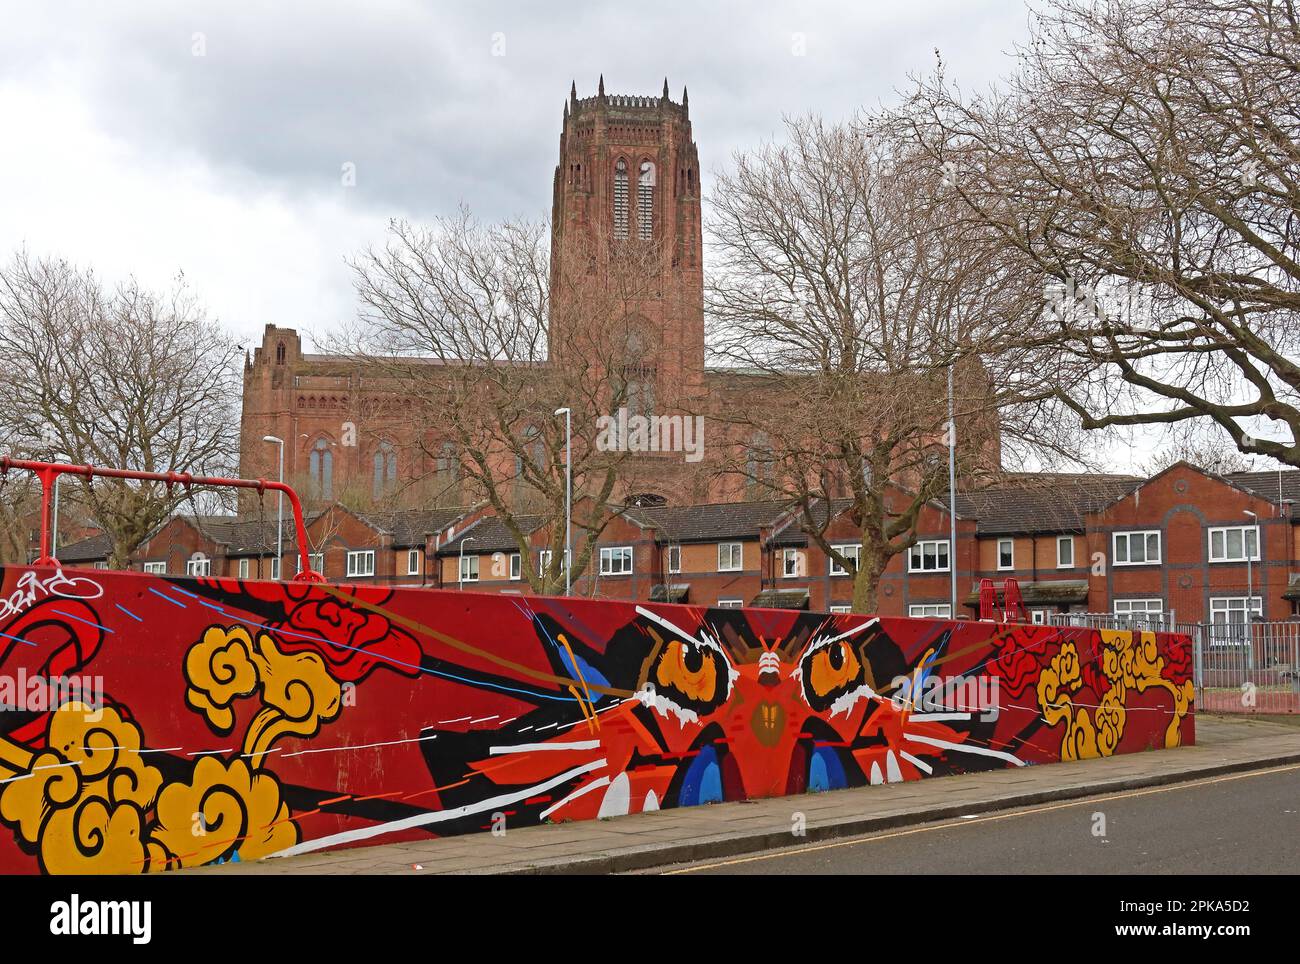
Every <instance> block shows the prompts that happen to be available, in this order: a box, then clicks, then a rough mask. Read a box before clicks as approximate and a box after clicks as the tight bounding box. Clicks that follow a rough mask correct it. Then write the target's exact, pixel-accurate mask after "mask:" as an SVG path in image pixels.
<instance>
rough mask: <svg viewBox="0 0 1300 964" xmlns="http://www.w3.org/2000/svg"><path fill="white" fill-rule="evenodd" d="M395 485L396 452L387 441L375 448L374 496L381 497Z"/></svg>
mask: <svg viewBox="0 0 1300 964" xmlns="http://www.w3.org/2000/svg"><path fill="white" fill-rule="evenodd" d="M396 485H397V453H396V452H395V451H394V450H393V447H392V446H391V445H389V444H388V443H387V442H380V443H379V447H378V448H376V449H375V498H376V499H381V498H383V497H384V496H385V495H386V494H388V493H389V492H391V491H392V490H393V487H394V486H396Z"/></svg>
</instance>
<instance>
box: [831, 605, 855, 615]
mask: <svg viewBox="0 0 1300 964" xmlns="http://www.w3.org/2000/svg"><path fill="white" fill-rule="evenodd" d="M851 612H853V607H852V606H832V607H831V615H832V616H838V615H842V614H844V613H851Z"/></svg>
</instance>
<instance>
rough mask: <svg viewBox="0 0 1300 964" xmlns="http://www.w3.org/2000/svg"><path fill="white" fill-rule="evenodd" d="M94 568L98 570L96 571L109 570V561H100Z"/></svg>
mask: <svg viewBox="0 0 1300 964" xmlns="http://www.w3.org/2000/svg"><path fill="white" fill-rule="evenodd" d="M94 568H96V569H107V568H108V560H107V559H100V560H99V561H98V562H96V563H95V565H94Z"/></svg>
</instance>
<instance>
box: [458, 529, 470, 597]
mask: <svg viewBox="0 0 1300 964" xmlns="http://www.w3.org/2000/svg"><path fill="white" fill-rule="evenodd" d="M473 541H474V537H473V536H466V537H465V538H464V539H461V540H460V565H459V566H458V567H457V569H456V575H457V577H458V578H457V579H456V588H457V589H458V590H460V591H462V592H463V591H464V590H465V543H467V542H473Z"/></svg>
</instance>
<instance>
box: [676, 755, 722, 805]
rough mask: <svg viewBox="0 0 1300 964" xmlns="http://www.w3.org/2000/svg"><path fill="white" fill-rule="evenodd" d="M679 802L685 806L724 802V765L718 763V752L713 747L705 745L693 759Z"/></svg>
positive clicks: (683, 783)
mask: <svg viewBox="0 0 1300 964" xmlns="http://www.w3.org/2000/svg"><path fill="white" fill-rule="evenodd" d="M677 802H678V805H679V806H683V807H694V806H696V805H697V804H701V803H721V802H722V767H720V766H719V765H718V752H717V751H716V750H715V749H714V748H713V747H711V746H706V747H704V748H703V749H702V750H700V753H699V756H697V757H696V758H695V759H694V760H693V761H692V763H691V766H690V769H689V770H687V771H686V776H685V778H684V779H683V780H682V789H681V792H680V793H679V794H678V795H677Z"/></svg>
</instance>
